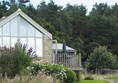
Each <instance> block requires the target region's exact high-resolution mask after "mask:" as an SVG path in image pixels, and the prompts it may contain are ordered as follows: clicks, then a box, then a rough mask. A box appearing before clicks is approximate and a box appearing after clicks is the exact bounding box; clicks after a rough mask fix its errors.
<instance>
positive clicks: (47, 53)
mask: <svg viewBox="0 0 118 83" xmlns="http://www.w3.org/2000/svg"><path fill="white" fill-rule="evenodd" d="M43 42H44V43H43V44H44V45H43V50H44V51H43V52H44V53H43V55H44V57H43V58H44V61H45V62H47V63H51V54H52V39H50V38H49V37H47V36H46V35H44V39H43Z"/></svg>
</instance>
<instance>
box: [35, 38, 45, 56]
mask: <svg viewBox="0 0 118 83" xmlns="http://www.w3.org/2000/svg"><path fill="white" fill-rule="evenodd" d="M36 54H37V55H38V57H43V46H42V39H41V38H36Z"/></svg>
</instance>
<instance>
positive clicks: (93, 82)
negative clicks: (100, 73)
mask: <svg viewBox="0 0 118 83" xmlns="http://www.w3.org/2000/svg"><path fill="white" fill-rule="evenodd" d="M78 83H109V81H106V80H81V81H80V82H78Z"/></svg>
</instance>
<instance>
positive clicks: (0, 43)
mask: <svg viewBox="0 0 118 83" xmlns="http://www.w3.org/2000/svg"><path fill="white" fill-rule="evenodd" d="M1 40H2V37H0V47H2V41H1Z"/></svg>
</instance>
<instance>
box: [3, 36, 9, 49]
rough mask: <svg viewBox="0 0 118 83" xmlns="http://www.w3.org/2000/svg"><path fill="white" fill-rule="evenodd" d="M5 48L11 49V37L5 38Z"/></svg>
mask: <svg viewBox="0 0 118 83" xmlns="http://www.w3.org/2000/svg"><path fill="white" fill-rule="evenodd" d="M3 46H6V47H10V37H3Z"/></svg>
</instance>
